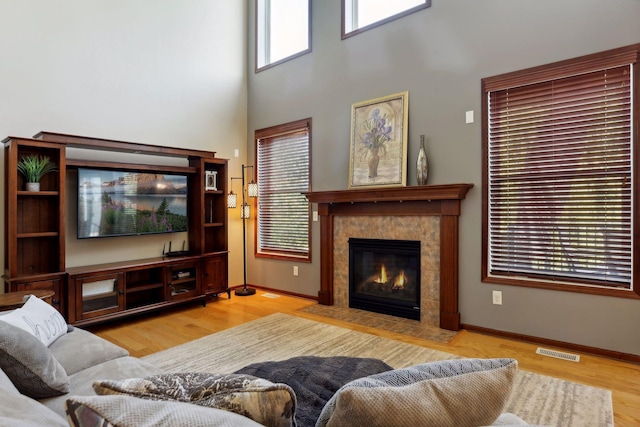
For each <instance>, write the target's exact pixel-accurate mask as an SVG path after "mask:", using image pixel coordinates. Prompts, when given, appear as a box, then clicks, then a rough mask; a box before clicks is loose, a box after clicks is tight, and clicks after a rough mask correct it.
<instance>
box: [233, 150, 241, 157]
mask: <svg viewBox="0 0 640 427" xmlns="http://www.w3.org/2000/svg"><path fill="white" fill-rule="evenodd" d="M233 157H240V150H238V149H237V148H236V149H235V150H233Z"/></svg>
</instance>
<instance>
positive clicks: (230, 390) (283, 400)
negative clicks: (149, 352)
mask: <svg viewBox="0 0 640 427" xmlns="http://www.w3.org/2000/svg"><path fill="white" fill-rule="evenodd" d="M93 389H94V390H95V392H96V393H97V394H102V395H114V394H115V395H122V394H127V395H131V396H136V397H141V398H143V399H153V400H173V401H179V402H189V403H194V404H196V405H199V406H206V407H209V408H218V409H224V410H226V411H230V412H235V413H237V414H240V415H243V416H245V417H248V418H251V419H252V420H254V421H256V422H258V423H260V424H263V425H265V426H269V427H291V426H295V418H294V417H295V411H296V396H295V393H294V391H293V389H292V388H291V387H289V386H288V385H286V384H280V383H272V382H271V381H267V380H265V379H262V378H257V377H254V376H251V375H242V374H227V375H216V374H210V373H201V372H191V373H175V374H164V375H153V376H150V377H146V378H131V379H126V380H121V381H115V380H103V381H97V382H94V383H93Z"/></svg>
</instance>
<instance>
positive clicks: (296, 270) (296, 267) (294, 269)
mask: <svg viewBox="0 0 640 427" xmlns="http://www.w3.org/2000/svg"><path fill="white" fill-rule="evenodd" d="M293 275H294V276H297V275H298V266H297V265H294V266H293Z"/></svg>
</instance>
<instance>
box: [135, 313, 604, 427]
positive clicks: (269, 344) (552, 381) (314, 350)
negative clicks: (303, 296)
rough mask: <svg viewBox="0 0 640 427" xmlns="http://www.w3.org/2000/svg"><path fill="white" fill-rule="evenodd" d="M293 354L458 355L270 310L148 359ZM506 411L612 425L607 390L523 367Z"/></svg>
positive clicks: (207, 363)
mask: <svg viewBox="0 0 640 427" xmlns="http://www.w3.org/2000/svg"><path fill="white" fill-rule="evenodd" d="M294 356H322V357H329V356H356V357H372V358H377V359H381V360H383V361H384V362H386V363H388V364H389V365H391V366H393V367H394V368H402V367H407V366H412V365H416V364H420V363H426V362H432V361H437V360H446V359H454V358H459V356H456V355H453V354H449V353H445V352H441V351H437V350H432V349H429V348H425V347H421V346H418V345H413V344H408V343H403V342H400V341H395V340H392V339H388V338H382V337H379V336H376V335H371V334H367V333H362V332H357V331H352V330H350V329H346V328H341V327H338V326H334V325H329V324H325V323H321V322H316V321H313V320H309V319H304V318H300V317H297V316H292V315H288V314H282V313H277V314H272V315H270V316H267V317H263V318H261V319H258V320H254V321H252V322H249V323H245V324H242V325H240V326H236V327H234V328H230V329H226V330H224V331H222V332H218V333H216V334H212V335H209V336H206V337H203V338H200V339H197V340H194V341H191V342H188V343H186V344H182V345H179V346H176V347H173V348H170V349H168V350H164V351H161V352H158V353H154V354H151V355H149V356H146V357H144V360H146V361H148V362H151V363H153V364H155V365H156V366H158V367H160V368H162V369H164V370H166V371H168V372H189V371H192V372H195V371H199V372H213V373H231V372H234V371H237V370H239V369H240V368H242V367H244V366H246V365H249V364H251V363H257V362H264V361H277V360H285V359H289V358H291V357H294ZM505 412H512V413H514V414H516V415H518V416H519V417H520V418H522V419H524V420H526V421H527V422H528V423H530V424H541V425H550V426H576V427H577V426H580V427H584V426H594V427H595V426H598V427H602V426H613V409H612V403H611V392H610V391H609V390H605V389H601V388H596V387H590V386H586V385H582V384H577V383H573V382H570V381H564V380H560V379H557V378H553V377H549V376H545V375H540V374H535V373H532V372H527V371H523V370H520V371H519V373H518V376H517V378H516V382H515V385H514V388H513V392H512V395H511V398H510V399H509V402H508V403H507V406H506V407H505Z"/></svg>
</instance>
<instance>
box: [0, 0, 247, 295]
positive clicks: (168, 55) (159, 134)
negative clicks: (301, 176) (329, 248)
mask: <svg viewBox="0 0 640 427" xmlns="http://www.w3.org/2000/svg"><path fill="white" fill-rule="evenodd" d="M246 8H247V6H246V3H245V2H240V1H225V0H185V1H175V0H19V1H15V0H0V16H2V25H1V26H0V40H2V42H1V43H0V61H2V63H1V64H0V136H1V137H2V138H4V137H5V136H9V135H11V136H20V137H31V136H33V135H34V134H36V133H37V132H38V131H41V130H45V131H52V132H62V133H69V134H77V135H83V136H93V137H98V138H107V139H117V140H123V141H131V142H141V143H147V144H156V145H165V146H173V147H185V148H193V149H201V150H209V151H217V156H218V157H221V158H229V159H231V162H230V168H231V170H232V172H233V170H235V169H239V168H240V164H241V163H242V162H241V160H239V159H235V158H234V157H233V149H234V148H238V149H240V159H242V158H244V156H245V155H246V153H245V147H246V144H245V141H246V118H247V107H246V102H247V101H246V100H247V88H246V72H245V70H246V55H245V52H246V32H247V28H246V25H247V21H246V19H245V17H246ZM0 156H2V162H4V153H3V154H0ZM124 161H132V160H131V159H130V158H127V159H125V160H124ZM0 179H2V180H4V177H2V178H0ZM0 188H4V184H2V187H0ZM73 194H74V193H73V192H70V193H69V199H70V202H69V203H70V205H69V206H68V214H69V215H68V221H67V229H68V231H69V232H68V236H67V265H68V266H74V265H84V264H93V263H102V262H108V261H116V260H122V259H139V258H146V257H153V256H158V255H159V254H160V253H161V251H162V245H163V243H165V242H167V241H168V240H169V238H171V239H172V240H173V241H174V244H181V242H182V240H183V239H184V238H185V236H182V235H171V236H167V235H158V236H141V237H121V238H112V239H99V240H90V241H77V240H75V237H74V236H75V222H74V218H75V216H74V212H73V210H74V209H75V204H74V201H73V197H74V196H73ZM1 199H2V201H1V202H0V203H2V204H4V197H2V198H1ZM3 215H4V209H2V214H0V216H3ZM2 221H4V218H2ZM231 225H232V227H234V228H237V227H238V226H239V221H232V224H231ZM1 230H2V231H0V233H4V229H3V228H2V229H1ZM0 236H2V240H3V241H4V235H3V234H0ZM231 249H232V250H234V249H235V252H236V254H238V255H241V250H238V249H237V244H234V243H232V248H231ZM0 251H4V248H2V249H0ZM236 258H237V259H236ZM2 259H4V256H2ZM232 260H233V261H232V268H231V269H230V271H239V270H240V268H241V265H242V258H241V256H240V257H232ZM234 265H235V267H234ZM3 271H4V269H3ZM240 281H241V274H239V275H238V274H235V276H234V275H232V277H231V283H235V282H240Z"/></svg>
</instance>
